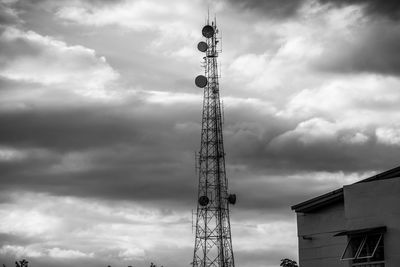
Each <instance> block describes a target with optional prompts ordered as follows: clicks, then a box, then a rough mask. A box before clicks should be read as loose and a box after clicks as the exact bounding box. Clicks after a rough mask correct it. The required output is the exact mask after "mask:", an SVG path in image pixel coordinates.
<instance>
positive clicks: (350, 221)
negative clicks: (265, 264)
mask: <svg viewBox="0 0 400 267" xmlns="http://www.w3.org/2000/svg"><path fill="white" fill-rule="evenodd" d="M344 199H345V217H346V219H347V221H346V228H347V229H348V230H353V229H362V228H368V227H376V226H386V227H387V233H386V234H385V239H384V245H385V267H399V266H400V178H394V179H387V180H380V181H373V182H368V183H360V184H353V185H349V186H345V187H344ZM304 267H307V266H306V265H305V266H304Z"/></svg>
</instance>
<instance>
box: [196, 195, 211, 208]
mask: <svg viewBox="0 0 400 267" xmlns="http://www.w3.org/2000/svg"><path fill="white" fill-rule="evenodd" d="M209 202H210V200H209V199H208V197H207V196H201V197H199V204H200V205H201V206H203V207H204V206H207V205H208V203H209Z"/></svg>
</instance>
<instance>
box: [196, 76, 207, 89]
mask: <svg viewBox="0 0 400 267" xmlns="http://www.w3.org/2000/svg"><path fill="white" fill-rule="evenodd" d="M194 83H195V84H196V86H197V87H200V88H203V87H205V86H206V85H207V83H208V81H207V78H206V77H205V76H203V75H199V76H197V77H196V79H195V80H194Z"/></svg>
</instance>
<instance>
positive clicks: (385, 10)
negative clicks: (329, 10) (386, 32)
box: [318, 0, 400, 20]
mask: <svg viewBox="0 0 400 267" xmlns="http://www.w3.org/2000/svg"><path fill="white" fill-rule="evenodd" d="M318 1H319V2H320V3H330V4H332V5H335V6H343V5H361V6H364V7H365V10H366V13H367V14H368V15H373V16H383V17H387V18H390V19H395V20H397V19H399V15H400V3H399V2H398V1H396V0H389V1H379V0H339V1H338V0H318Z"/></svg>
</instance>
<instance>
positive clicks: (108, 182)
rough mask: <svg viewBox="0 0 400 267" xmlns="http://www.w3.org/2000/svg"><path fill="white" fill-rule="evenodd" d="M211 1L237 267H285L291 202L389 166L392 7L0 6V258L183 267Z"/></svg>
mask: <svg viewBox="0 0 400 267" xmlns="http://www.w3.org/2000/svg"><path fill="white" fill-rule="evenodd" d="M208 7H210V11H211V14H212V15H213V14H217V22H218V26H219V29H220V31H221V33H222V38H223V40H222V45H223V47H222V48H223V52H222V54H220V57H219V62H220V65H221V69H222V79H221V81H220V86H221V95H222V98H223V105H224V114H225V124H224V138H225V150H226V153H227V155H226V164H227V175H228V179H229V186H230V191H231V192H232V193H236V194H237V195H238V202H237V204H236V205H235V206H233V207H232V209H231V227H232V236H233V249H234V252H235V261H236V263H237V265H238V266H242V267H256V266H257V267H259V266H263V267H272V266H278V265H279V260H280V259H281V258H284V257H288V258H292V259H297V233H296V219H295V214H294V212H292V211H291V210H290V206H291V205H294V204H297V203H299V202H302V201H305V200H307V199H309V198H311V197H313V196H317V195H319V194H322V193H325V192H328V191H330V190H334V189H337V188H339V187H341V186H342V185H343V184H349V183H352V182H354V181H357V180H360V179H362V178H366V177H368V176H369V175H372V174H374V173H376V172H378V171H383V170H387V169H389V168H392V167H395V166H397V165H398V159H399V158H400V105H399V102H400V79H399V77H400V46H399V43H400V23H399V19H400V13H399V10H400V2H399V1H397V0H394V1H381V0H348V1H346V0H340V1H338V0H319V1H318V0H315V1H308V0H298V1H293V0H269V1H262V0H258V1H256V0H244V1H243V0H219V1H210V2H209V3H208V2H207V1H202V0H191V1H188V0H168V1H163V0H112V1H111V0H109V1H106V0H103V1H102V0H90V1H89V0H88V1H84V0H73V1H71V0H59V1H50V0H47V1H46V0H20V1H18V0H1V4H0V24H1V26H0V127H1V128H0V182H1V184H0V264H1V263H6V264H7V266H12V265H13V264H12V262H14V261H15V259H21V258H26V259H28V261H30V266H33V267H54V266H61V267H67V266H71V267H72V266H74V267H77V266H80V267H95V266H96V267H99V266H107V265H109V264H110V265H112V266H121V267H122V266H127V265H128V264H129V265H133V266H136V267H140V266H148V265H149V264H150V262H155V263H156V264H159V265H164V266H166V267H175V266H176V267H184V266H189V264H190V262H191V260H192V257H193V243H194V234H193V233H192V229H191V228H192V214H191V212H192V209H195V208H196V198H197V196H196V192H197V191H196V187H197V179H198V178H197V176H196V174H195V161H194V154H195V151H198V150H199V147H200V127H201V125H200V122H201V108H202V106H201V105H202V92H201V90H200V89H198V88H196V87H195V86H194V77H195V76H197V75H198V74H201V73H202V71H203V70H202V69H201V67H200V62H201V61H202V56H203V55H202V54H201V53H200V52H199V51H197V49H196V46H197V43H198V42H199V41H201V40H202V36H201V28H202V27H203V26H204V22H205V17H206V14H207V8H208ZM338 256H339V255H338Z"/></svg>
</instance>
